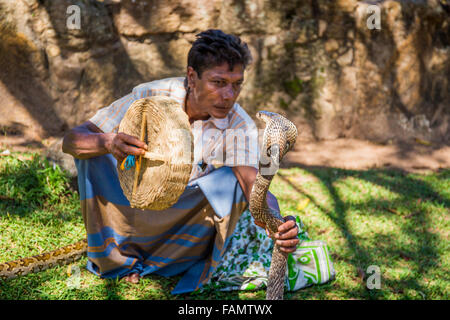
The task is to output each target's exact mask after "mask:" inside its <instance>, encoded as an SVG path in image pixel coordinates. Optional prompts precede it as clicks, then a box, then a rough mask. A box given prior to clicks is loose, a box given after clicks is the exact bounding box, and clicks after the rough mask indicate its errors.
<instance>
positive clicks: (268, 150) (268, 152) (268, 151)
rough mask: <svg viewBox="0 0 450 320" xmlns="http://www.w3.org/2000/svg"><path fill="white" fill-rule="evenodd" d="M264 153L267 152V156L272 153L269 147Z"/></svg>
mask: <svg viewBox="0 0 450 320" xmlns="http://www.w3.org/2000/svg"><path fill="white" fill-rule="evenodd" d="M266 154H267V156H268V157H270V156H271V155H272V151H271V148H267V152H266Z"/></svg>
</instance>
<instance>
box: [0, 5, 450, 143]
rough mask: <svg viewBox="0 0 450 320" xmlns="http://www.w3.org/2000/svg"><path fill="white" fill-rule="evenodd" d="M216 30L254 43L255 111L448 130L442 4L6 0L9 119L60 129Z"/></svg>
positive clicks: (2, 37) (348, 124)
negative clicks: (198, 37) (197, 37)
mask: <svg viewBox="0 0 450 320" xmlns="http://www.w3.org/2000/svg"><path fill="white" fill-rule="evenodd" d="M73 5H75V6H76V7H75V9H73V8H72V9H68V8H69V7H70V6H73ZM77 8H78V9H77ZM73 10H75V11H73ZM76 10H78V12H79V13H80V15H79V25H80V28H72V26H73V23H74V22H76V15H74V14H76V12H77V11H76ZM377 13H379V16H377ZM378 18H379V19H378ZM74 19H75V20H74ZM208 28H220V29H222V30H224V31H225V32H229V33H234V34H237V35H239V36H241V37H242V38H243V39H244V40H245V41H246V42H247V43H248V44H249V46H250V48H251V50H252V54H253V58H254V62H253V65H252V66H251V68H250V69H249V70H248V72H247V74H246V84H245V87H244V89H243V91H242V93H241V96H240V98H239V102H240V103H241V104H242V105H243V106H244V108H245V109H246V110H247V111H248V112H249V113H250V115H252V116H253V115H254V114H255V112H256V110H260V109H266V110H271V111H276V112H280V113H282V114H285V115H287V116H288V117H289V118H291V119H293V120H294V121H295V122H296V123H297V125H298V127H299V129H300V132H301V138H304V139H308V138H313V139H336V138H339V137H352V138H363V139H370V140H375V141H381V142H383V141H388V140H395V139H405V138H410V137H415V138H420V139H426V140H436V141H448V140H449V139H450V127H449V123H450V84H449V83H450V13H449V6H448V5H447V4H446V2H445V1H438V0H428V1H425V0H423V1H420V0H415V1H412V0H411V1H400V0H397V1H393V0H390V1H356V0H335V1H326V0H285V1H274V0H266V1H264V0H249V1H245V0H233V1H219V0H208V1H206V0H195V1H194V0H123V1H120V0H109V1H106V0H105V1H94V0H89V1H82V0H70V1H69V0H59V1H50V0H18V1H13V0H0V97H1V100H2V102H3V103H2V104H1V105H0V112H1V113H2V118H1V119H0V129H2V128H3V131H7V129H8V128H11V127H14V128H19V129H20V130H18V131H19V135H20V134H21V135H23V137H24V139H25V137H27V138H28V140H26V139H25V140H24V141H39V139H42V138H45V137H47V136H51V135H62V134H63V133H64V132H65V131H66V130H67V129H68V128H70V127H73V126H76V125H78V124H80V123H82V122H84V121H86V120H87V119H88V118H89V117H90V116H92V115H93V114H94V113H95V111H96V110H97V109H99V108H101V107H103V106H106V105H108V104H110V103H111V102H113V101H114V100H116V99H118V98H120V97H121V96H123V95H124V94H126V93H128V92H129V91H130V90H131V89H132V88H133V87H134V86H135V85H137V84H139V83H141V82H146V81H151V80H154V79H158V78H162V77H169V76H181V75H184V72H185V68H186V56H187V52H188V50H189V48H190V45H191V43H192V41H193V40H194V39H195V34H197V33H198V32H200V31H202V30H205V29H208ZM5 128H6V129H5Z"/></svg>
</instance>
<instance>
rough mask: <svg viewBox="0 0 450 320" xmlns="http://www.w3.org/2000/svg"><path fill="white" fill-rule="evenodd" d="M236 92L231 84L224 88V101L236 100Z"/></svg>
mask: <svg viewBox="0 0 450 320" xmlns="http://www.w3.org/2000/svg"><path fill="white" fill-rule="evenodd" d="M234 95H235V92H234V89H233V86H232V85H231V83H229V84H228V85H227V86H225V87H224V88H223V91H222V97H223V99H224V100H232V99H233V98H234Z"/></svg>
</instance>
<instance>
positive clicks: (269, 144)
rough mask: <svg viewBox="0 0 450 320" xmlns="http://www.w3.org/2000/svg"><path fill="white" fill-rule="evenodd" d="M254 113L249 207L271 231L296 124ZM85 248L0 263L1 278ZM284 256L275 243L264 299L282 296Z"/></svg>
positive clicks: (277, 219) (81, 244)
mask: <svg viewBox="0 0 450 320" xmlns="http://www.w3.org/2000/svg"><path fill="white" fill-rule="evenodd" d="M257 117H258V118H259V119H261V120H263V121H264V122H265V123H266V128H265V130H264V137H263V149H262V150H263V151H264V152H263V154H262V156H261V159H260V162H259V172H258V174H257V176H256V180H255V183H254V185H253V189H252V192H251V195H250V204H249V209H250V212H251V214H252V216H253V217H254V219H255V220H258V221H260V222H263V223H265V224H266V226H267V227H268V229H269V230H270V232H271V233H275V232H277V229H278V226H279V225H280V224H282V223H283V222H284V220H283V218H282V217H281V215H280V214H279V213H278V212H275V211H272V210H271V209H270V208H269V207H268V206H267V202H266V195H267V191H268V190H269V186H270V183H271V181H272V179H273V177H274V175H275V173H276V170H277V169H278V165H279V163H280V162H281V160H282V158H283V156H284V155H285V154H286V153H287V152H288V151H289V150H290V149H291V148H292V147H293V145H294V143H295V140H296V138H297V128H296V127H295V125H294V124H293V123H292V122H291V121H289V120H287V119H286V118H284V117H282V116H280V115H279V114H276V113H271V112H266V111H260V112H258V114H257ZM86 249H87V240H81V241H78V242H76V243H74V244H71V245H68V246H65V247H62V248H59V249H56V250H54V251H50V252H46V253H42V254H39V255H36V256H33V257H28V258H23V259H18V260H14V261H10V262H4V263H0V279H11V278H15V277H17V276H20V275H26V274H28V273H34V272H39V271H42V270H45V269H48V268H51V267H54V266H56V265H63V264H67V263H70V262H73V261H75V260H77V259H78V258H80V257H81V256H82V255H83V254H84V253H85V252H86ZM286 258H287V256H286V254H285V253H283V252H282V251H280V249H279V247H278V246H277V245H275V246H274V250H273V253H272V263H271V266H270V271H269V281H268V285H267V296H266V297H267V299H270V300H272V299H282V298H283V290H284V278H285V273H286Z"/></svg>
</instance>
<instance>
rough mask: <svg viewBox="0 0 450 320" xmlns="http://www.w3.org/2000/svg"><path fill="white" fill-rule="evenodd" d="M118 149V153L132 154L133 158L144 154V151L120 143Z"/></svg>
mask: <svg viewBox="0 0 450 320" xmlns="http://www.w3.org/2000/svg"><path fill="white" fill-rule="evenodd" d="M119 148H120V151H122V152H124V153H126V154H132V155H135V156H140V155H143V154H144V153H145V151H144V150H142V149H139V148H135V147H133V146H130V145H128V144H125V143H120V144H119Z"/></svg>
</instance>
